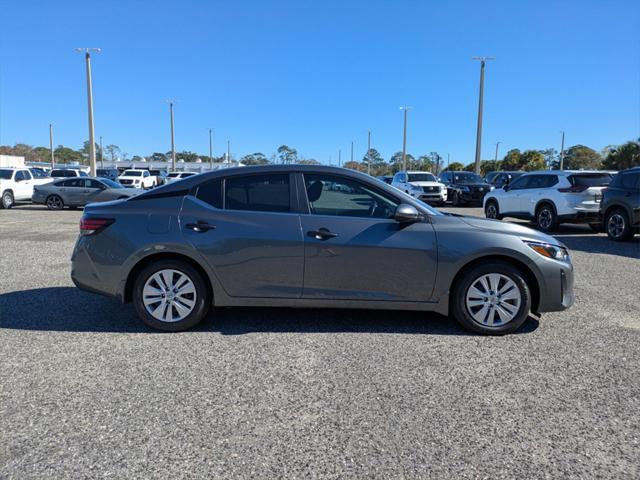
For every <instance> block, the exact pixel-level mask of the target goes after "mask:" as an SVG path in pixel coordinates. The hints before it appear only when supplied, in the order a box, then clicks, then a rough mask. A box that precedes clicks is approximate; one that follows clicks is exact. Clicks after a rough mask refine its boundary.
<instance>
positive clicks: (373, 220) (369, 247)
mask: <svg viewBox="0 0 640 480" xmlns="http://www.w3.org/2000/svg"><path fill="white" fill-rule="evenodd" d="M304 187H305V190H306V195H307V201H308V205H309V214H306V215H302V216H301V221H302V232H303V234H304V245H305V268H304V288H303V297H305V298H327V299H330V298H334V299H344V300H383V301H426V300H429V299H430V298H431V295H432V291H433V287H434V281H435V276H436V266H437V251H436V238H435V233H434V230H433V227H432V225H431V224H430V223H427V222H421V223H413V224H409V225H401V224H399V223H398V222H396V221H395V220H394V219H393V215H394V212H395V209H396V207H397V206H398V204H399V201H398V200H397V199H395V198H393V197H391V196H390V195H389V194H388V193H386V192H384V191H382V190H379V189H378V188H376V187H375V185H373V184H369V183H365V182H360V181H357V180H353V179H350V178H348V177H342V176H339V175H329V174H304Z"/></svg>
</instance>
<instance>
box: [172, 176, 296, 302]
mask: <svg viewBox="0 0 640 480" xmlns="http://www.w3.org/2000/svg"><path fill="white" fill-rule="evenodd" d="M289 177H290V175H289V174H288V173H273V174H254V175H235V176H230V177H226V179H225V180H222V179H214V180H210V181H207V182H204V183H203V184H201V185H200V186H198V188H197V191H196V192H195V195H194V196H191V195H188V196H186V197H185V200H184V203H183V207H182V211H181V213H180V227H181V228H182V234H183V236H184V238H185V239H186V240H187V241H188V242H190V243H191V244H192V245H193V246H194V247H195V248H196V249H197V250H198V251H199V252H200V253H201V254H202V256H203V257H204V259H206V261H207V262H208V264H209V266H210V267H211V268H212V269H213V270H214V271H215V274H216V276H217V277H218V279H219V280H220V283H221V284H222V287H223V288H224V290H225V292H226V293H227V294H228V295H229V296H232V297H260V298H299V297H300V296H301V294H302V274H303V268H304V250H303V243H302V233H301V230H300V215H299V214H298V213H293V212H292V208H291V205H292V203H293V202H292V199H293V198H294V196H293V195H292V188H291V182H290V181H289Z"/></svg>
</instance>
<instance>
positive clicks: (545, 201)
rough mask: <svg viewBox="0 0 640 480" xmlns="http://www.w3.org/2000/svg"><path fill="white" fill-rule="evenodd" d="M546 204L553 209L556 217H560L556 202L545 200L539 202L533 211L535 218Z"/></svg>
mask: <svg viewBox="0 0 640 480" xmlns="http://www.w3.org/2000/svg"><path fill="white" fill-rule="evenodd" d="M544 204H547V205H549V206H550V207H551V208H552V209H553V213H554V215H556V216H558V209H557V208H556V204H555V202H554V201H553V200H550V199H548V198H543V199H541V200H538V202H537V203H536V207H535V208H534V209H533V215H534V216H535V215H537V213H538V209H539V208H540V207H541V206H542V205H544Z"/></svg>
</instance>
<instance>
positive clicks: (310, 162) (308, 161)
mask: <svg viewBox="0 0 640 480" xmlns="http://www.w3.org/2000/svg"><path fill="white" fill-rule="evenodd" d="M298 163H299V164H300V165H322V164H321V163H320V162H319V161H318V160H316V159H315V158H300V159H298Z"/></svg>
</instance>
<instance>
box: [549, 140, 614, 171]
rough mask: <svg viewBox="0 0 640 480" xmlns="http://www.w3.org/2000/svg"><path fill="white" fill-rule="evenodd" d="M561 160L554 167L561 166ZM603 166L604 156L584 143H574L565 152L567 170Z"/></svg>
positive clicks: (565, 167) (590, 168)
mask: <svg viewBox="0 0 640 480" xmlns="http://www.w3.org/2000/svg"><path fill="white" fill-rule="evenodd" d="M559 163H560V162H559V161H558V162H557V163H555V164H554V168H559V167H560V165H559ZM601 167H602V156H601V155H600V154H599V153H598V152H596V151H595V150H593V149H592V148H589V147H586V146H584V145H574V146H573V147H571V148H569V149H568V150H567V151H566V152H565V153H564V165H563V168H564V169H565V170H580V169H581V168H582V169H585V170H596V169H598V168H601Z"/></svg>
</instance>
